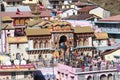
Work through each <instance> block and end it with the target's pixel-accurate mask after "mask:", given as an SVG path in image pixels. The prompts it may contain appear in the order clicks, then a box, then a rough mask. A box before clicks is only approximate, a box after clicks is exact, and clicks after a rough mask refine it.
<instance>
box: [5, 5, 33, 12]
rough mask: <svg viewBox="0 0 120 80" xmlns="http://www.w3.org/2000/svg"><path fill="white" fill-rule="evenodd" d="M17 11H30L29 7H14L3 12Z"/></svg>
mask: <svg viewBox="0 0 120 80" xmlns="http://www.w3.org/2000/svg"><path fill="white" fill-rule="evenodd" d="M17 9H19V10H20V11H31V9H30V7H29V6H15V7H6V8H5V12H16V11H17Z"/></svg>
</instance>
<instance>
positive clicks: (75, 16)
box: [64, 14, 100, 20]
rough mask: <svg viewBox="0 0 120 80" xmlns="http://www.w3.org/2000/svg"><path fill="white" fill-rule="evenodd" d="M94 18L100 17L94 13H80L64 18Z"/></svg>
mask: <svg viewBox="0 0 120 80" xmlns="http://www.w3.org/2000/svg"><path fill="white" fill-rule="evenodd" d="M93 18H100V17H98V16H96V15H94V14H78V15H72V16H69V17H67V18H64V19H65V20H90V19H93Z"/></svg>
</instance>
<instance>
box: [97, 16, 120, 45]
mask: <svg viewBox="0 0 120 80" xmlns="http://www.w3.org/2000/svg"><path fill="white" fill-rule="evenodd" d="M95 24H96V29H101V31H102V32H106V33H108V36H109V38H110V39H109V40H110V41H109V42H110V43H109V44H110V45H113V44H115V43H119V42H120V36H119V34H120V28H119V27H120V15H116V16H111V17H108V18H104V19H100V20H98V21H97V22H95Z"/></svg>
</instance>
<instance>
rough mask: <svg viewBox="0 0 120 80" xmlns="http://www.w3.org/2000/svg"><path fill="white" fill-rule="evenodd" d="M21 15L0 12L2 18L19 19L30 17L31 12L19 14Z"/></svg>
mask: <svg viewBox="0 0 120 80" xmlns="http://www.w3.org/2000/svg"><path fill="white" fill-rule="evenodd" d="M21 13H22V14H16V12H0V15H1V16H2V17H4V16H9V17H11V18H19V17H32V13H31V12H21Z"/></svg>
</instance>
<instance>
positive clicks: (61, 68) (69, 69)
mask: <svg viewBox="0 0 120 80" xmlns="http://www.w3.org/2000/svg"><path fill="white" fill-rule="evenodd" d="M58 70H59V71H64V73H73V74H86V73H96V72H110V71H117V69H116V67H114V66H113V65H106V66H104V65H102V66H101V67H99V68H98V67H97V66H93V67H92V68H90V67H85V68H84V69H83V68H78V67H72V66H69V65H64V64H61V63H58Z"/></svg>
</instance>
